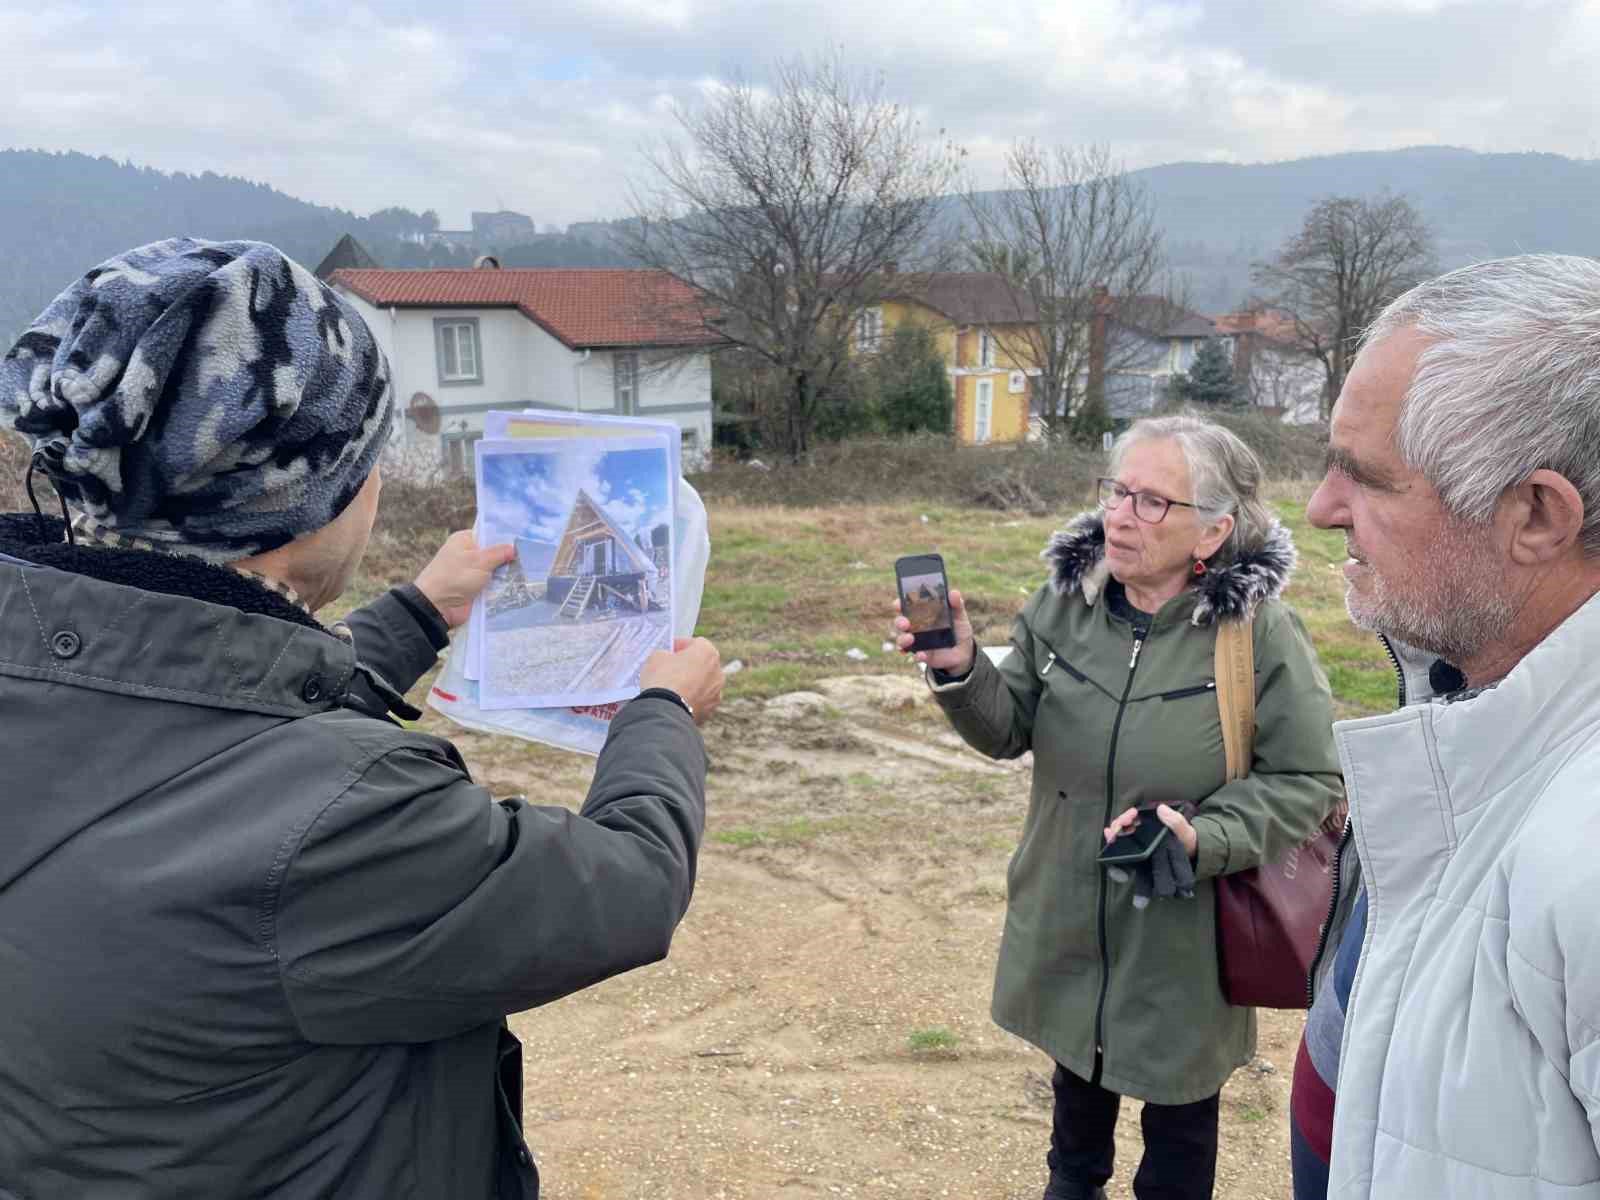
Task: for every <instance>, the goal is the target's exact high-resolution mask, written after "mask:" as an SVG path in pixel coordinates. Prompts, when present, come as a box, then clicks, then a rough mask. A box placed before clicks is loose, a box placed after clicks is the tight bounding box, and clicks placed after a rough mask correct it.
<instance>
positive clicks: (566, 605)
mask: <svg viewBox="0 0 1600 1200" xmlns="http://www.w3.org/2000/svg"><path fill="white" fill-rule="evenodd" d="M594 583H595V580H594V576H593V575H584V576H581V577H580V578H579V579H578V582H577V583H575V584H573V585H572V590H571V591H570V592H568V593H567V598H566V599H565V600H563V601H562V602H561V608H560V610H559V611H558V612H557V614H556V615H557V616H562V617H571V618H573V619H574V620H576V619H577V618H579V617H581V616H582V615H583V610H584V609H586V608H588V607H589V601H590V600H591V599H593V598H594Z"/></svg>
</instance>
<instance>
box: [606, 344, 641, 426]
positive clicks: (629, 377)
mask: <svg viewBox="0 0 1600 1200" xmlns="http://www.w3.org/2000/svg"><path fill="white" fill-rule="evenodd" d="M611 406H612V407H613V408H615V409H616V410H617V412H619V413H621V414H622V415H623V416H625V417H631V416H634V415H635V414H636V413H638V411H639V354H638V351H636V350H628V351H617V352H616V353H614V354H612V356H611Z"/></svg>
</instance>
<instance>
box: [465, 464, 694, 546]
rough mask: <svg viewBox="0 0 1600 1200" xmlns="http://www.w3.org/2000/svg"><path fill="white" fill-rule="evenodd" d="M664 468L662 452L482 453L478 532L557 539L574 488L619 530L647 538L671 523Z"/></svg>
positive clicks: (573, 499)
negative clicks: (604, 511)
mask: <svg viewBox="0 0 1600 1200" xmlns="http://www.w3.org/2000/svg"><path fill="white" fill-rule="evenodd" d="M569 446H570V443H569ZM667 464H668V459H667V451H666V448H665V447H661V448H658V449H632V450H601V449H598V448H592V447H587V446H585V447H582V448H569V449H563V450H561V451H559V452H550V453H527V454H491V455H486V456H485V458H484V461H483V476H482V486H481V488H480V490H479V504H480V506H481V508H482V514H483V522H484V531H485V534H486V536H488V537H489V538H490V539H491V540H498V539H499V538H502V537H512V536H515V537H524V538H531V539H533V540H535V541H540V542H549V543H554V542H557V541H559V540H560V538H561V533H562V531H563V530H564V529H565V528H566V524H567V518H568V517H569V516H570V515H571V513H572V506H573V504H574V503H575V502H576V499H577V496H578V491H579V489H580V488H581V489H582V490H583V491H585V492H587V493H588V494H589V496H590V497H591V498H592V499H593V500H595V501H596V502H597V503H598V504H600V505H601V506H603V507H604V508H605V510H606V514H607V515H608V516H609V517H610V518H611V519H612V520H613V521H615V522H616V523H617V525H618V526H619V527H620V528H621V529H622V530H623V532H624V533H627V534H628V535H629V536H630V537H639V536H643V537H644V538H645V540H646V541H648V540H649V537H650V531H651V530H652V529H654V528H655V527H656V526H657V525H663V524H669V523H670V520H671V517H670V510H669V508H668V505H667V486H668V482H667Z"/></svg>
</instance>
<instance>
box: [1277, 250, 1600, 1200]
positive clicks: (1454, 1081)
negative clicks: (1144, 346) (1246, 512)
mask: <svg viewBox="0 0 1600 1200" xmlns="http://www.w3.org/2000/svg"><path fill="white" fill-rule="evenodd" d="M1308 515H1309V516H1310V518H1311V520H1312V521H1313V522H1314V523H1315V524H1317V525H1320V526H1323V527H1325V528H1333V529H1342V530H1344V532H1345V536H1346V540H1347V543H1348V547H1349V555H1350V558H1349V561H1348V562H1347V563H1346V564H1345V568H1344V572H1345V576H1346V579H1347V581H1348V588H1349V594H1348V606H1349V609H1350V613H1351V616H1352V617H1353V618H1354V620H1355V621H1356V622H1357V624H1359V625H1362V626H1364V627H1366V628H1369V629H1373V630H1376V631H1377V632H1379V633H1380V634H1382V635H1383V636H1384V638H1385V640H1386V642H1387V643H1388V644H1390V647H1391V649H1392V650H1394V652H1395V661H1396V666H1397V670H1398V672H1399V676H1400V690H1401V705H1402V706H1401V708H1400V709H1399V711H1397V712H1394V713H1391V714H1388V715H1386V716H1380V717H1371V718H1367V719H1365V720H1359V721H1347V722H1342V723H1340V724H1338V725H1336V726H1335V739H1336V742H1337V744H1338V747H1339V754H1340V758H1341V760H1342V763H1343V767H1344V772H1345V781H1346V786H1347V788H1348V790H1349V796H1350V805H1351V817H1352V825H1351V830H1352V832H1351V838H1350V840H1349V844H1348V846H1347V849H1346V851H1345V852H1344V855H1343V863H1342V867H1343V870H1342V872H1341V891H1342V895H1343V903H1341V905H1340V911H1339V913H1338V914H1337V917H1336V920H1335V922H1334V925H1333V928H1332V930H1331V931H1330V937H1329V949H1328V952H1327V953H1326V954H1325V955H1324V958H1323V961H1322V963H1321V964H1320V970H1319V971H1318V980H1317V983H1318V990H1317V997H1316V1003H1315V1005H1314V1006H1313V1010H1312V1013H1311V1017H1310V1020H1309V1022H1308V1028H1307V1034H1306V1045H1305V1047H1304V1048H1303V1050H1302V1055H1301V1060H1300V1064H1299V1067H1298V1068H1297V1072H1296V1080H1295V1093H1296V1097H1295V1117H1296V1138H1297V1146H1296V1149H1297V1162H1296V1196H1297V1197H1308V1196H1312V1195H1319V1194H1321V1183H1322V1181H1321V1180H1320V1179H1316V1178H1315V1176H1316V1175H1317V1174H1318V1170H1317V1165H1318V1164H1317V1163H1316V1162H1315V1161H1314V1158H1313V1157H1308V1156H1307V1155H1305V1154H1304V1153H1303V1151H1304V1149H1305V1143H1304V1139H1303V1138H1302V1137H1301V1135H1302V1134H1304V1133H1305V1132H1306V1126H1307V1124H1308V1121H1307V1120H1306V1119H1305V1118H1306V1117H1307V1114H1308V1113H1309V1112H1310V1105H1309V1104H1303V1103H1302V1101H1303V1100H1306V1099H1307V1098H1308V1097H1310V1096H1311V1094H1312V1093H1313V1092H1314V1090H1315V1087H1316V1086H1320V1084H1319V1077H1320V1080H1321V1081H1322V1082H1326V1083H1332V1081H1333V1076H1334V1073H1335V1070H1336V1073H1337V1094H1336V1099H1337V1102H1336V1104H1335V1106H1334V1108H1333V1116H1332V1131H1331V1132H1332V1138H1331V1141H1332V1157H1331V1164H1330V1166H1329V1169H1328V1175H1327V1182H1326V1194H1327V1195H1328V1196H1330V1197H1337V1198H1341V1200H1342V1198H1346V1197H1351V1198H1354V1197H1362V1198H1365V1197H1396V1198H1400V1197H1404V1198H1406V1200H1411V1198H1413V1197H1450V1198H1451V1200H1475V1198H1478V1197H1482V1198H1484V1200H1488V1198H1490V1197H1492V1198H1494V1200H1518V1198H1521V1197H1528V1198H1530V1200H1531V1198H1534V1197H1541V1198H1542V1197H1556V1196H1560V1197H1563V1198H1568V1200H1571V1198H1576V1197H1590V1198H1594V1197H1600V1150H1597V1139H1600V921H1597V920H1596V918H1595V913H1596V907H1595V897H1596V896H1597V895H1600V854H1596V852H1595V846H1596V845H1600V717H1597V713H1600V676H1597V675H1596V673H1595V670H1594V663H1595V656H1596V650H1597V649H1600V601H1597V600H1594V599H1593V597H1594V596H1595V595H1596V593H1597V592H1600V263H1597V262H1595V261H1593V260H1590V259H1582V258H1570V257H1558V256H1528V257H1521V258H1512V259H1504V260H1500V261H1497V262H1489V263H1482V264H1479V265H1477V266H1474V267H1469V268H1466V269H1464V270H1460V271H1456V272H1454V273H1452V274H1449V275H1446V276H1443V277H1442V278H1439V279H1436V280H1433V281H1431V282H1429V283H1426V284H1423V285H1422V286H1420V287H1418V288H1416V289H1414V290H1413V291H1411V292H1409V293H1407V294H1406V295H1405V296H1402V297H1401V298H1400V299H1399V300H1397V301H1395V302H1394V303H1393V304H1392V305H1391V306H1390V307H1389V308H1388V310H1387V311H1385V312H1384V314H1383V315H1382V316H1381V317H1380V318H1379V320H1378V321H1377V322H1376V324H1375V325H1374V327H1373V328H1372V329H1371V330H1370V331H1369V332H1368V334H1367V338H1366V342H1365V345H1364V347H1363V349H1362V351H1361V354H1360V356H1359V357H1358V359H1357V361H1356V364H1355V367H1354V369H1353V370H1352V371H1351V373H1350V377H1349V378H1348V380H1347V381H1346V383H1345V386H1344V390H1343V392H1342V393H1341V395H1340V397H1339V402H1338V405H1337V407H1336V408H1335V410H1334V419H1333V427H1332V436H1331V445H1330V450H1329V464H1328V473H1327V477H1326V478H1325V479H1324V480H1323V482H1322V485H1321V486H1320V487H1319V488H1318V489H1317V493H1316V495H1315V496H1314V497H1313V498H1312V501H1311V504H1310V507H1309V509H1308ZM1435 693H1438V694H1435ZM1357 860H1359V871H1357V870H1356V869H1355V868H1356V862H1357ZM1341 937H1343V939H1344V944H1343V945H1341V944H1340V943H1341ZM1346 998H1347V999H1346ZM1346 1014H1347V1015H1346ZM1341 1021H1343V1022H1344V1026H1345V1027H1344V1029H1343V1033H1342V1038H1341V1036H1340V1030H1339V1025H1340V1023H1341ZM1341 1043H1342V1055H1341V1053H1340V1047H1341Z"/></svg>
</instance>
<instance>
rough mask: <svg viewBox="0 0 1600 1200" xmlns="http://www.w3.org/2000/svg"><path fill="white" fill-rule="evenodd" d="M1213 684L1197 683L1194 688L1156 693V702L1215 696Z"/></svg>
mask: <svg viewBox="0 0 1600 1200" xmlns="http://www.w3.org/2000/svg"><path fill="white" fill-rule="evenodd" d="M1216 693H1217V685H1216V684H1215V683H1209V682H1208V683H1198V684H1196V685H1195V686H1194V687H1185V688H1176V689H1174V690H1173V691H1170V692H1158V693H1156V699H1157V700H1182V699H1185V698H1186V697H1189V696H1205V695H1213V696H1214V695H1216Z"/></svg>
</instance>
